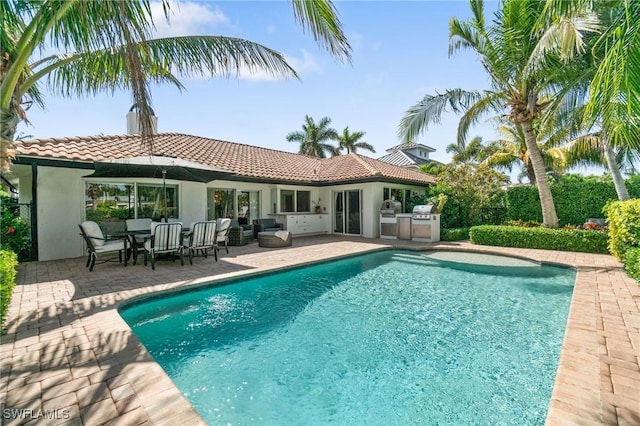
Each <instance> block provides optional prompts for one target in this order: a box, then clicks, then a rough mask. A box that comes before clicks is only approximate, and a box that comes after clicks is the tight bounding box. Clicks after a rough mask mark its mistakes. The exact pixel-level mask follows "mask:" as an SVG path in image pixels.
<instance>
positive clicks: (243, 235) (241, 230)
mask: <svg viewBox="0 0 640 426" xmlns="http://www.w3.org/2000/svg"><path fill="white" fill-rule="evenodd" d="M251 242H253V226H252V225H242V224H240V223H239V222H238V220H237V219H231V225H230V228H229V245H230V246H243V245H245V244H249V243H251Z"/></svg>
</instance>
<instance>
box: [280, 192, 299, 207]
mask: <svg viewBox="0 0 640 426" xmlns="http://www.w3.org/2000/svg"><path fill="white" fill-rule="evenodd" d="M295 198H296V191H292V190H289V189H283V190H281V191H280V211H281V212H285V213H289V212H295V211H296V210H295V203H294V200H295Z"/></svg>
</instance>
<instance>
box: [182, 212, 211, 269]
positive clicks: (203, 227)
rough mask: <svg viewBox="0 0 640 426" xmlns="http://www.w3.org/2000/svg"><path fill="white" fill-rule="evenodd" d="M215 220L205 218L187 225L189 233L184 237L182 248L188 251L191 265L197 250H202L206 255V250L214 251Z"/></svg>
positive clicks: (205, 255)
mask: <svg viewBox="0 0 640 426" xmlns="http://www.w3.org/2000/svg"><path fill="white" fill-rule="evenodd" d="M216 227H217V222H216V221H215V220H207V221H203V222H194V223H192V224H191V226H190V227H189V234H188V235H187V236H186V237H185V239H184V242H185V244H184V249H186V250H188V251H189V263H190V264H191V265H193V256H194V254H195V252H196V251H197V250H200V251H202V252H203V254H204V257H205V258H206V257H207V252H208V251H209V250H213V252H214V255H215V251H216V245H217V241H216V237H217V232H216Z"/></svg>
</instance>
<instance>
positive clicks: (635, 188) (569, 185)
mask: <svg viewBox="0 0 640 426" xmlns="http://www.w3.org/2000/svg"><path fill="white" fill-rule="evenodd" d="M625 184H626V187H627V189H628V191H629V195H630V196H631V197H632V198H638V197H640V178H638V177H637V176H632V177H630V178H629V179H627V180H626V181H625ZM551 193H552V194H553V202H554V204H555V207H556V212H557V213H558V219H559V221H560V226H564V225H566V224H573V225H581V224H583V223H584V222H586V221H587V219H589V218H592V217H595V218H597V217H602V208H603V207H604V206H605V204H606V203H607V201H609V200H615V199H617V195H616V190H615V187H614V186H613V182H612V181H611V178H609V177H606V178H603V177H601V176H599V177H598V176H588V177H583V176H577V175H567V176H565V177H562V178H561V179H560V180H559V181H558V182H556V183H552V184H551ZM506 200H507V216H508V218H509V219H510V220H523V221H538V222H541V221H542V210H541V208H540V198H539V196H538V188H537V187H535V186H519V187H514V188H510V189H509V190H508V191H507V196H506Z"/></svg>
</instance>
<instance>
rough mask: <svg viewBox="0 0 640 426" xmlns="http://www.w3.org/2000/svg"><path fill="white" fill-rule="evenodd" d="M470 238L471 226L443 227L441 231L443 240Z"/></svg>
mask: <svg viewBox="0 0 640 426" xmlns="http://www.w3.org/2000/svg"><path fill="white" fill-rule="evenodd" d="M468 239H469V228H453V229H442V230H441V231H440V240H441V241H463V240H468Z"/></svg>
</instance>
